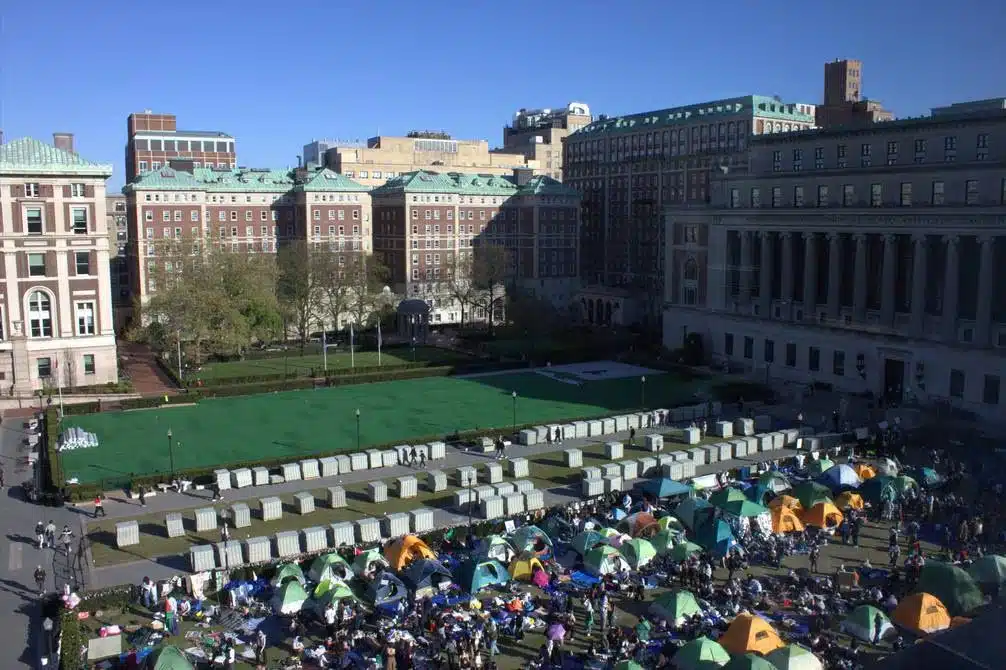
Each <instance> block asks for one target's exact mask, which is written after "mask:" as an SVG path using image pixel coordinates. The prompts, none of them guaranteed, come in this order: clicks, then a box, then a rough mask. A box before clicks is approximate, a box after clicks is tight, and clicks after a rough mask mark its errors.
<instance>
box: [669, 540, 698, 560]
mask: <svg viewBox="0 0 1006 670" xmlns="http://www.w3.org/2000/svg"><path fill="white" fill-rule="evenodd" d="M701 553H702V547H701V546H700V545H697V544H695V543H694V542H682V543H680V544H676V545H674V549H671V560H672V561H683V560H685V559H686V558H688V557H689V556H694V555H695V554H701Z"/></svg>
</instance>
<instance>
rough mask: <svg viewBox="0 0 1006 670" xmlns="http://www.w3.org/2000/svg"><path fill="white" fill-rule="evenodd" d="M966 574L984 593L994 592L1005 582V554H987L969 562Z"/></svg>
mask: <svg viewBox="0 0 1006 670" xmlns="http://www.w3.org/2000/svg"><path fill="white" fill-rule="evenodd" d="M968 574H969V575H971V578H972V579H973V580H975V583H976V584H978V586H979V587H980V588H981V589H982V591H984V592H986V593H994V592H996V591H998V590H1001V589H1002V586H1003V584H1006V556H999V555H997V554H987V555H985V556H982V557H981V558H979V559H978V560H977V561H975V562H974V563H972V564H971V566H970V567H969V568H968Z"/></svg>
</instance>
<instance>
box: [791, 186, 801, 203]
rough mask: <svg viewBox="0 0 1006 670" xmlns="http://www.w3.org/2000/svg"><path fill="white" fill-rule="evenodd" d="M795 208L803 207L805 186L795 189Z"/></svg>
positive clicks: (795, 187)
mask: <svg viewBox="0 0 1006 670" xmlns="http://www.w3.org/2000/svg"><path fill="white" fill-rule="evenodd" d="M793 206H794V207H803V186H794V187H793Z"/></svg>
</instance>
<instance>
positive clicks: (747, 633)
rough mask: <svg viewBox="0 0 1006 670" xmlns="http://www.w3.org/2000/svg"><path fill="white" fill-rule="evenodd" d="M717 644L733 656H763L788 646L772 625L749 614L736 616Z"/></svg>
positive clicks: (743, 613) (742, 613)
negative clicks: (754, 654)
mask: <svg viewBox="0 0 1006 670" xmlns="http://www.w3.org/2000/svg"><path fill="white" fill-rule="evenodd" d="M717 642H719V643H720V645H721V646H722V647H723V648H724V649H726V650H727V651H729V652H730V653H731V654H746V653H747V652H749V651H754V652H757V653H759V654H762V655H763V656H764V655H765V654H767V653H769V652H772V651H775V650H776V649H780V648H782V647H785V646H786V645H785V643H784V642H783V641H782V638H780V637H779V634H778V633H777V632H776V631H775V628H773V627H772V624H770V623H769V622H768V621H766V620H765V619H763V618H761V617H760V616H757V615H755V614H750V613H748V612H741V613H740V614H738V615H737V616H735V617H734V620H733V621H731V622H730V625H729V626H728V627H727V631H726V632H725V633H723V635H721V636H720V638H719V639H718V640H717Z"/></svg>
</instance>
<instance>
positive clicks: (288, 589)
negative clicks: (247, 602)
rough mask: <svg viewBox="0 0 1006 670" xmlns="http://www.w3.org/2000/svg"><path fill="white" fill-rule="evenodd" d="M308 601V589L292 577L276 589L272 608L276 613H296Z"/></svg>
mask: <svg viewBox="0 0 1006 670" xmlns="http://www.w3.org/2000/svg"><path fill="white" fill-rule="evenodd" d="M305 602H307V591H305V590H304V587H303V586H301V585H300V582H298V581H297V580H296V579H291V580H290V581H288V582H287V583H286V584H284V585H283V586H281V587H279V588H278V589H277V590H276V593H275V594H274V595H273V598H272V609H273V611H274V612H276V614H288V615H289V614H296V613H297V612H299V611H300V610H301V609H303V607H304V603H305Z"/></svg>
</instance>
